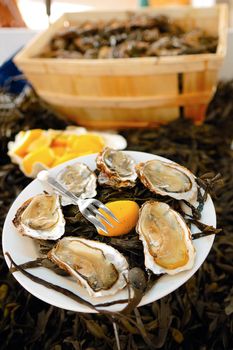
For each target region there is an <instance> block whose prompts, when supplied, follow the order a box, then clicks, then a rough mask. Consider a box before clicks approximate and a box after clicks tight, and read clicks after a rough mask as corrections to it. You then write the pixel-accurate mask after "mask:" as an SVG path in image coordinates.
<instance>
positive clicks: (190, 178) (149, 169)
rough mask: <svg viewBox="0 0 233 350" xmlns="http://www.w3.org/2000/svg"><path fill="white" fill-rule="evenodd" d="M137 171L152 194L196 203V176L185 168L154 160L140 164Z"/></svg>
mask: <svg viewBox="0 0 233 350" xmlns="http://www.w3.org/2000/svg"><path fill="white" fill-rule="evenodd" d="M136 171H137V174H138V177H139V178H140V180H141V182H142V183H143V184H144V186H146V187H147V188H148V189H149V190H150V191H151V192H154V193H158V194H160V195H162V196H169V197H172V198H175V199H178V200H181V199H183V200H186V201H188V202H189V201H196V197H197V184H196V181H195V176H194V175H193V174H192V173H191V172H190V171H189V170H188V169H186V168H185V167H183V166H181V165H179V164H177V163H167V162H163V161H161V160H158V159H153V160H149V161H147V162H146V163H139V164H138V165H137V166H136Z"/></svg>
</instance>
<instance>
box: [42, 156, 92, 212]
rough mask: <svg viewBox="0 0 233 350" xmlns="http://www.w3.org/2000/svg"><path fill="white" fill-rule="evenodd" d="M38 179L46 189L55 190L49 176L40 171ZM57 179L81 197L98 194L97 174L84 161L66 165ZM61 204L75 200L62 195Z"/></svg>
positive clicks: (51, 191)
mask: <svg viewBox="0 0 233 350" xmlns="http://www.w3.org/2000/svg"><path fill="white" fill-rule="evenodd" d="M38 179H39V180H40V181H41V182H42V184H43V186H44V189H45V190H46V191H48V192H49V193H53V192H54V189H53V188H52V187H51V186H50V185H49V184H48V182H47V176H44V175H42V173H40V174H39V175H38ZM56 180H57V181H58V182H60V183H61V184H62V185H63V186H64V187H65V188H66V189H67V190H68V191H70V192H72V193H74V194H75V195H76V196H78V197H79V198H82V199H85V198H92V197H95V196H96V180H97V178H96V175H95V173H94V172H93V171H91V170H90V169H89V168H88V166H87V165H86V164H84V163H75V164H73V165H68V166H66V167H65V168H64V169H62V170H61V171H60V172H59V173H58V174H57V176H56ZM61 204H62V205H63V206H65V205H70V204H73V202H72V201H71V200H70V199H69V198H68V197H66V196H62V197H61Z"/></svg>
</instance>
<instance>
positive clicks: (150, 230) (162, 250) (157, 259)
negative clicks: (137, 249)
mask: <svg viewBox="0 0 233 350" xmlns="http://www.w3.org/2000/svg"><path fill="white" fill-rule="evenodd" d="M136 231H137V232H138V234H139V238H140V240H141V241H142V242H143V247H144V256H145V266H146V268H148V269H150V270H151V271H152V272H153V273H155V274H161V273H167V274H169V275H174V274H176V273H178V272H181V271H184V270H189V269H191V268H192V267H193V264H194V258H195V249H194V246H193V244H192V240H191V232H190V229H189V228H188V226H187V225H186V223H185V221H184V220H183V218H182V217H181V216H180V214H179V213H177V212H176V211H175V210H173V209H171V207H170V206H169V205H168V204H166V203H163V202H157V201H147V202H145V203H144V204H143V206H142V207H141V209H140V213H139V220H138V224H137V227H136Z"/></svg>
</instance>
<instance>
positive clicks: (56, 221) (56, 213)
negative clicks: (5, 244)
mask: <svg viewBox="0 0 233 350" xmlns="http://www.w3.org/2000/svg"><path fill="white" fill-rule="evenodd" d="M13 224H14V225H15V227H16V228H17V230H18V232H20V233H21V234H22V235H24V236H29V237H31V238H36V239H43V240H57V239H58V238H60V237H61V236H62V235H63V234H64V232H65V219H64V217H63V213H62V210H61V206H60V200H59V196H58V195H48V194H38V195H36V196H34V197H32V198H30V199H28V200H27V201H26V202H24V203H23V204H22V205H21V206H20V207H19V209H18V210H17V212H16V215H15V218H14V220H13Z"/></svg>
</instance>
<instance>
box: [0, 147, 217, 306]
mask: <svg viewBox="0 0 233 350" xmlns="http://www.w3.org/2000/svg"><path fill="white" fill-rule="evenodd" d="M126 153H127V154H129V155H131V156H132V157H133V158H134V159H135V161H136V162H137V163H139V162H142V161H143V162H144V161H147V160H150V159H161V160H163V161H167V162H169V160H168V159H166V158H163V157H158V156H155V155H153V154H148V153H143V152H131V151H126ZM95 159H96V155H93V154H92V155H88V156H84V157H79V158H78V159H73V160H71V161H68V162H66V163H64V164H61V165H59V166H57V167H56V168H53V169H51V170H50V172H51V174H52V175H55V174H56V173H57V172H58V171H60V170H61V169H62V168H63V167H64V166H67V165H71V164H73V163H75V162H77V160H78V161H79V162H83V163H85V164H87V165H88V166H89V167H90V168H91V169H92V170H94V169H95V168H96V165H95ZM42 191H43V188H42V185H41V184H40V183H39V181H38V180H33V181H32V182H31V183H30V184H29V185H28V186H27V187H26V188H25V189H24V190H23V191H22V192H21V193H20V195H19V196H18V197H17V198H16V200H15V201H14V203H13V205H12V207H11V208H10V210H9V212H8V215H7V217H6V221H5V224H4V227H3V252H4V254H5V253H6V252H9V253H10V255H11V256H12V258H13V260H14V261H15V262H16V263H18V264H21V263H24V262H27V261H29V260H34V259H36V258H37V257H38V252H37V246H36V244H35V242H34V241H33V239H31V238H27V237H25V236H21V235H20V234H19V233H18V232H17V231H16V229H15V227H14V225H13V224H12V219H13V218H14V216H15V213H16V211H17V209H18V208H19V207H20V205H21V204H22V203H23V202H25V201H26V200H27V199H28V198H30V197H32V196H34V195H36V194H38V193H41V192H42ZM201 221H202V222H203V223H205V224H208V225H212V226H214V227H216V214H215V209H214V205H213V202H212V200H211V198H210V196H208V199H207V201H206V203H205V205H204V209H203V211H202V217H201ZM191 230H192V232H193V233H194V232H197V231H198V230H197V229H196V228H191ZM195 230H196V231H195ZM213 241H214V235H211V236H207V237H203V238H200V239H197V240H195V241H194V246H195V248H196V252H197V254H196V259H195V263H194V266H193V268H192V269H191V270H189V271H184V272H181V273H179V274H176V275H174V276H169V275H163V276H161V277H160V278H159V280H158V281H157V282H156V283H155V284H154V286H153V287H152V289H151V290H150V291H149V292H148V293H146V295H145V296H144V297H143V299H142V301H141V303H140V305H145V304H148V303H150V302H152V301H155V300H158V299H160V298H162V297H164V296H165V295H167V294H169V293H171V292H172V291H174V290H175V289H177V288H178V287H180V286H181V285H182V284H183V283H185V282H186V281H187V280H188V279H189V278H190V277H191V276H192V275H193V274H194V273H195V272H196V271H197V269H198V268H199V267H200V266H201V264H202V263H203V262H204V260H205V259H206V257H207V255H208V253H209V251H210V248H211V246H212V244H213ZM5 258H6V262H7V264H8V266H10V262H9V259H8V257H6V256H5ZM29 271H30V272H31V273H33V274H34V275H36V276H38V277H40V278H42V279H44V280H47V281H49V282H52V283H54V284H57V285H59V286H61V287H65V288H66V289H69V290H71V291H72V292H74V293H76V294H78V295H80V296H81V297H83V298H84V299H86V300H88V301H90V302H92V303H93V304H98V303H102V302H107V301H112V300H119V299H125V298H127V296H128V295H127V291H125V290H124V291H121V292H119V293H118V294H117V295H115V296H112V297H109V298H106V297H105V298H103V297H102V298H91V297H89V296H88V294H87V292H86V291H85V290H84V289H83V288H82V287H79V286H78V285H77V283H76V282H74V281H72V280H71V279H69V278H67V277H62V276H58V275H56V274H55V273H54V272H53V271H50V270H48V269H46V268H43V267H40V268H36V269H31V270H29ZM14 277H15V278H16V279H17V281H18V282H19V283H20V284H21V285H22V286H23V287H24V288H25V289H27V290H28V291H29V292H30V293H31V294H33V295H34V296H36V297H37V298H39V299H41V300H43V301H45V302H47V303H49V304H52V305H54V306H57V307H60V308H63V309H66V310H72V311H77V312H93V310H91V309H90V308H88V307H86V306H83V305H82V304H79V303H78V302H76V301H74V300H72V299H70V298H68V297H66V296H65V295H63V294H60V293H58V292H56V291H53V290H50V289H47V288H46V287H44V286H42V285H39V284H37V283H35V282H33V281H31V280H30V279H29V278H27V277H25V276H24V275H22V273H20V272H15V273H14ZM122 308H123V306H122V304H118V305H113V306H111V307H110V308H109V309H111V310H112V311H119V310H121V309H122Z"/></svg>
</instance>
